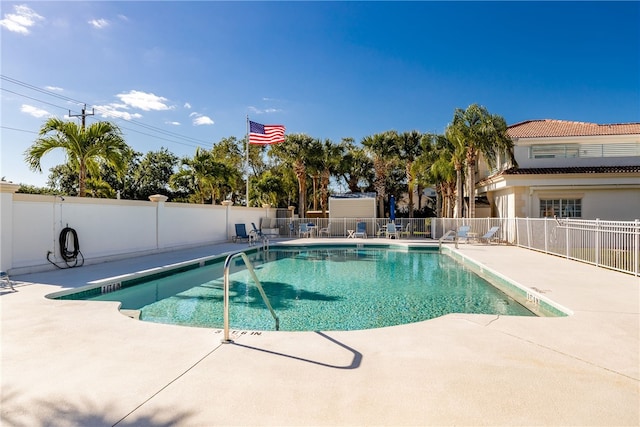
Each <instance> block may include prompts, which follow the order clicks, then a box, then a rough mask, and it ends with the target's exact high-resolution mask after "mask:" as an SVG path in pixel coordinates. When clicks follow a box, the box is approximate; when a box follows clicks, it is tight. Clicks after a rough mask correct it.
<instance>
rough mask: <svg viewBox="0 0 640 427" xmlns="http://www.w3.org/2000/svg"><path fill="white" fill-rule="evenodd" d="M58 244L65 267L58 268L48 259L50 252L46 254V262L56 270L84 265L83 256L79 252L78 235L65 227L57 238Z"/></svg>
mask: <svg viewBox="0 0 640 427" xmlns="http://www.w3.org/2000/svg"><path fill="white" fill-rule="evenodd" d="M58 243H59V244H60V256H61V257H62V259H63V260H64V262H65V264H66V267H62V266H59V265H58V264H56V263H55V262H53V261H51V260H50V259H49V256H50V255H51V252H48V253H47V261H49V262H50V263H51V264H53V265H55V266H56V267H58V268H72V267H79V266H81V265H83V264H84V256H83V255H82V252H80V242H79V241H78V233H77V232H76V230H74V229H73V228H71V227H65V228H63V229H62V231H60V236H59V237H58Z"/></svg>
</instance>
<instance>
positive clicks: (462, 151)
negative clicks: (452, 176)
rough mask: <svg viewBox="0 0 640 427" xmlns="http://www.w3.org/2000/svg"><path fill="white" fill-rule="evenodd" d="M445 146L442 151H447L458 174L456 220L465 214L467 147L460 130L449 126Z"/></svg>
mask: <svg viewBox="0 0 640 427" xmlns="http://www.w3.org/2000/svg"><path fill="white" fill-rule="evenodd" d="M441 143H442V144H443V146H442V149H443V150H446V151H447V155H445V158H447V159H448V160H447V161H448V162H451V165H452V166H453V169H454V170H455V173H456V185H455V194H456V204H455V206H456V208H457V209H455V210H454V216H455V217H456V218H463V217H464V215H463V212H464V178H465V177H464V161H465V157H466V153H467V147H466V145H465V142H464V138H463V136H462V133H461V132H460V131H459V129H457V128H455V127H453V126H451V125H450V126H448V127H447V129H446V130H445V134H444V138H443V139H442V140H441Z"/></svg>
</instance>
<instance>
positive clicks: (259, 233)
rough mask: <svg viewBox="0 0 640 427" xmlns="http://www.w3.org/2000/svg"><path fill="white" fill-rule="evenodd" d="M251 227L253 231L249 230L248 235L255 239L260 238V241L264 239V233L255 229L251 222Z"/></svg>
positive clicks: (253, 223) (254, 224)
mask: <svg viewBox="0 0 640 427" xmlns="http://www.w3.org/2000/svg"><path fill="white" fill-rule="evenodd" d="M251 227H253V230H251V231H250V232H249V234H253V236H254V237H255V238H258V237H259V238H261V239H262V238H264V237H265V235H264V233H262V230H259V229H258V228H257V227H256V223H255V222H252V223H251Z"/></svg>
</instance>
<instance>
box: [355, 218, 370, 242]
mask: <svg viewBox="0 0 640 427" xmlns="http://www.w3.org/2000/svg"><path fill="white" fill-rule="evenodd" d="M353 235H354V236H355V237H362V238H364V239H366V238H367V223H366V222H359V223H357V224H356V232H355V233H354V234H353Z"/></svg>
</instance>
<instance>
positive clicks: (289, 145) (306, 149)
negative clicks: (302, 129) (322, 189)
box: [269, 133, 314, 218]
mask: <svg viewBox="0 0 640 427" xmlns="http://www.w3.org/2000/svg"><path fill="white" fill-rule="evenodd" d="M313 141H314V139H313V138H312V137H310V136H309V135H305V134H303V133H298V134H288V135H286V136H285V140H284V142H281V143H279V144H273V145H272V146H271V150H270V151H269V155H270V156H276V157H280V158H281V159H282V160H283V161H284V162H286V163H289V164H291V165H292V166H293V171H294V173H295V174H296V178H298V215H299V216H300V218H304V217H305V214H306V211H307V159H308V158H311V157H312V155H313V153H312V150H311V147H312V145H313Z"/></svg>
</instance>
